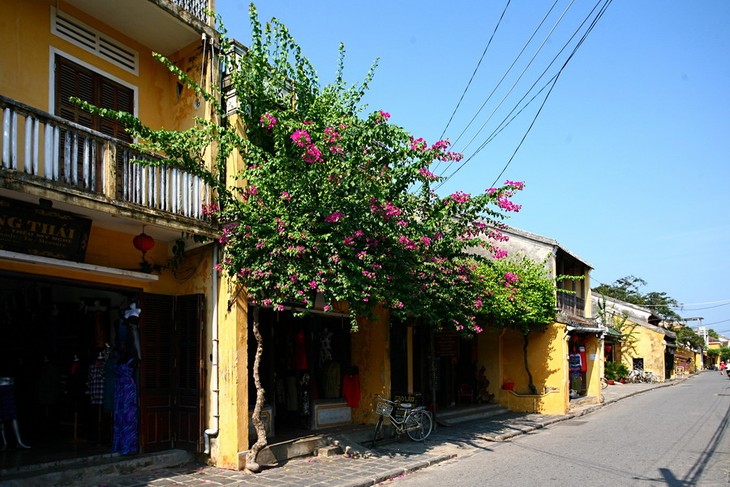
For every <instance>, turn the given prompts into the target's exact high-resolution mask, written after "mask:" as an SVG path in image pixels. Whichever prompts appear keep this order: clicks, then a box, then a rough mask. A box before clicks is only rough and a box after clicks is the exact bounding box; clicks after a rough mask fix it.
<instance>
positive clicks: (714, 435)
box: [390, 372, 730, 487]
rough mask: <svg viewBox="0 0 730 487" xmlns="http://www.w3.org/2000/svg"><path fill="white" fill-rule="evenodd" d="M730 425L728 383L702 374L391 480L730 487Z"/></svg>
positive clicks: (516, 486)
mask: <svg viewBox="0 0 730 487" xmlns="http://www.w3.org/2000/svg"><path fill="white" fill-rule="evenodd" d="M729 421H730V380H728V379H727V378H726V377H721V376H720V375H719V374H718V373H712V372H706V373H702V374H699V375H698V376H697V377H695V378H693V379H692V380H688V381H685V382H683V383H681V384H677V385H676V386H674V387H665V388H661V389H656V390H653V391H651V392H650V393H646V394H640V395H637V396H634V397H629V398H627V399H624V400H623V401H619V402H617V403H615V404H610V405H608V406H606V407H604V408H601V409H600V410H598V411H595V412H594V413H592V414H590V415H587V416H582V417H578V418H574V419H571V420H568V421H564V422H560V423H556V424H554V425H552V426H551V427H550V428H549V430H548V431H544V432H540V433H537V434H528V435H523V436H519V437H515V438H514V439H513V440H512V441H510V442H507V443H494V444H493V446H491V447H488V448H483V449H480V450H475V452H474V453H473V454H472V455H469V456H467V457H464V456H463V455H462V456H460V457H459V458H457V459H455V460H452V461H449V462H444V463H442V464H440V465H437V466H433V467H431V468H429V469H425V470H420V471H417V472H415V473H413V474H410V475H408V476H405V477H403V478H401V479H398V480H396V481H395V482H390V483H391V484H392V485H393V487H408V486H423V485H429V486H430V485H437V486H439V487H450V486H459V487H463V486H472V485H473V486H477V485H479V486H509V487H520V486H525V487H534V486H538V485H539V486H553V485H559V486H565V487H570V486H581V487H583V486H586V485H590V486H592V487H594V486H607V487H608V486H610V487H615V486H644V485H668V486H670V487H679V486H721V485H722V486H727V485H730V432H729V431H728V422H729Z"/></svg>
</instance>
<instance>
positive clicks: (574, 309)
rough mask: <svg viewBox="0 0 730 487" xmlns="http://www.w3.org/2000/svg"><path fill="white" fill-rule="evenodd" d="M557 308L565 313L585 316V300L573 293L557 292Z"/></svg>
mask: <svg viewBox="0 0 730 487" xmlns="http://www.w3.org/2000/svg"><path fill="white" fill-rule="evenodd" d="M558 308H559V309H560V311H562V312H563V313H565V314H568V315H572V316H577V317H580V318H583V317H584V316H585V308H586V301H585V299H583V298H579V297H578V296H576V295H575V294H568V293H562V292H559V293H558Z"/></svg>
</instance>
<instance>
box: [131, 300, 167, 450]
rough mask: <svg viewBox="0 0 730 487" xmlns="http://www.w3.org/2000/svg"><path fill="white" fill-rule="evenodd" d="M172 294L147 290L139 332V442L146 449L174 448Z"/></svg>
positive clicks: (141, 304) (142, 301) (142, 302)
mask: <svg viewBox="0 0 730 487" xmlns="http://www.w3.org/2000/svg"><path fill="white" fill-rule="evenodd" d="M173 306H174V298H173V297H172V296H161V295H155V294H144V295H143V296H142V299H141V301H140V308H141V309H142V313H141V315H140V317H141V324H140V336H141V341H142V360H141V361H140V387H139V389H140V394H139V399H140V430H139V433H140V434H139V437H140V444H141V446H142V451H143V452H150V451H159V450H167V449H170V448H172V445H173V434H172V407H173V402H174V397H173V396H174V390H173V374H172V366H173V343H172V338H173V336H174V335H173V326H172V324H173V309H174V308H173Z"/></svg>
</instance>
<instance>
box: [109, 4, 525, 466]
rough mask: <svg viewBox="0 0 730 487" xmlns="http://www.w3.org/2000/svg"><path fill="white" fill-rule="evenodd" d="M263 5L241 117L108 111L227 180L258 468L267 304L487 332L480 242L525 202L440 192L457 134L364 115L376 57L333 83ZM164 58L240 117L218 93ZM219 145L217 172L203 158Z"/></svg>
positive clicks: (508, 193) (244, 53) (226, 209)
mask: <svg viewBox="0 0 730 487" xmlns="http://www.w3.org/2000/svg"><path fill="white" fill-rule="evenodd" d="M250 13H251V24H252V43H251V45H250V46H248V47H247V48H245V49H243V48H240V49H234V48H233V47H234V46H233V44H232V43H231V42H228V41H227V40H226V39H225V38H224V39H223V41H222V43H221V46H222V49H221V56H222V58H223V59H222V61H223V63H224V64H225V66H226V71H227V73H226V74H227V79H228V80H229V81H230V89H231V90H233V91H234V93H235V99H236V100H237V103H238V104H237V106H236V107H233V109H234V110H235V113H236V115H237V116H238V122H239V123H223V124H214V123H209V122H205V121H202V120H198V121H197V123H196V126H195V127H193V128H192V129H190V130H188V131H185V132H174V131H173V132H170V131H165V130H150V129H148V128H147V127H145V126H144V125H142V124H141V123H139V121H137V120H134V119H132V118H131V117H128V116H127V115H123V114H112V113H109V112H105V115H106V116H117V117H121V118H124V117H126V118H125V122H126V124H127V127H129V130H131V131H132V132H134V133H135V135H137V136H139V137H141V138H142V139H144V147H145V148H147V149H150V150H154V151H155V152H158V153H162V154H165V155H166V156H167V159H166V160H165V161H164V162H165V163H166V164H173V165H178V166H179V167H182V168H184V169H186V170H188V171H193V172H195V173H196V174H199V175H201V176H202V177H204V178H205V180H206V181H207V182H208V183H209V184H212V185H214V186H215V187H216V190H217V194H218V196H219V198H218V202H217V204H215V205H212V206H211V207H208V208H206V211H207V212H208V213H209V214H210V215H211V217H212V218H214V219H215V220H216V221H218V222H220V224H221V229H222V231H221V236H220V239H219V240H220V243H221V244H222V245H223V249H224V254H223V255H224V257H223V259H222V261H221V263H220V264H219V269H218V270H219V271H220V272H222V273H225V274H226V275H228V276H230V277H231V278H232V279H234V280H235V281H236V282H238V283H239V284H240V286H241V288H242V289H245V292H246V293H247V296H248V299H249V303H250V304H251V305H252V307H253V317H254V318H253V331H254V335H255V337H256V340H257V353H256V358H255V362H254V367H253V375H254V383H255V386H256V388H257V400H256V405H255V408H254V412H253V422H254V425H255V427H256V430H257V434H258V440H257V442H256V443H255V444H254V445H253V447H252V448H251V450H250V451H249V457H248V460H247V466H248V468H250V469H252V470H256V469H257V468H258V466H257V464H256V463H255V457H256V454H257V452H258V451H259V450H260V449H261V448H262V447H263V446H265V445H266V435H265V432H264V430H263V425H262V423H261V420H260V412H261V408H262V407H263V403H264V391H263V388H262V387H261V382H260V379H259V374H258V366H259V363H260V358H261V353H262V350H263V342H262V337H261V334H260V333H259V322H258V309H259V308H260V307H270V308H273V309H274V310H282V309H284V307H285V306H292V307H296V308H299V309H305V310H306V309H311V308H312V307H313V306H314V303H315V300H316V299H317V298H319V301H321V302H324V303H325V304H324V308H323V311H325V312H327V311H329V310H331V309H332V306H333V305H335V304H336V303H346V305H347V309H348V310H349V313H350V316H351V318H352V319H351V323H352V328H353V330H356V329H357V326H358V325H357V323H358V321H357V317H359V316H369V315H370V314H371V313H372V311H373V308H374V306H376V305H381V306H384V307H386V308H388V309H390V311H391V312H392V313H394V314H397V315H401V316H411V317H417V318H418V319H420V320H421V321H422V322H424V323H428V324H431V325H433V326H436V327H452V328H456V329H458V330H460V331H462V332H464V333H474V332H478V331H479V327H478V326H477V325H476V319H475V317H476V314H477V312H478V311H479V309H480V307H481V306H482V303H481V300H480V296H481V295H482V293H481V292H480V291H479V289H478V288H477V287H476V286H475V283H474V282H473V280H474V279H475V278H477V277H478V276H477V274H475V270H476V263H477V261H478V260H479V259H481V257H478V256H473V255H472V256H470V254H469V249H473V248H474V247H476V246H481V247H487V249H488V250H489V252H491V253H492V254H493V256H495V257H501V256H502V255H503V252H502V251H501V250H500V249H499V248H498V246H497V245H496V242H495V241H494V240H492V239H484V238H479V237H480V236H483V235H484V232H485V231H486V230H485V229H486V228H487V226H488V225H489V226H490V227H495V226H499V225H500V220H502V219H503V218H504V217H505V215H506V213H508V212H510V211H517V210H519V206H518V205H515V204H514V203H513V202H512V201H511V199H510V198H511V197H512V196H513V195H514V193H515V192H516V191H519V190H521V189H522V188H523V185H522V183H519V182H509V181H508V182H507V183H505V185H504V186H503V187H500V188H489V189H488V190H486V191H485V192H483V193H481V194H478V195H469V194H467V193H463V192H455V193H453V194H451V195H448V196H443V197H442V196H439V195H437V194H436V193H435V192H434V191H433V190H432V187H433V185H434V183H436V182H438V181H439V180H440V178H439V177H437V176H436V175H434V174H433V173H432V172H431V171H430V169H429V167H430V166H431V164H432V163H433V162H435V161H443V162H449V161H456V160H459V159H460V158H461V155H459V154H457V153H454V152H451V151H450V150H449V143H448V142H447V141H444V140H440V141H436V142H433V143H429V142H427V141H426V140H424V139H422V138H416V137H413V136H411V135H410V134H409V133H408V132H407V131H406V130H404V129H403V128H401V127H399V126H396V125H394V124H392V123H390V121H389V118H390V115H389V114H388V113H387V112H385V111H382V110H375V111H373V112H371V113H369V114H367V113H365V112H364V108H363V106H362V104H361V101H362V98H363V96H364V94H365V92H366V90H367V88H368V84H369V83H370V81H371V80H372V75H373V70H374V68H375V65H374V66H373V68H372V69H371V70H370V71H369V73H368V74H367V76H366V77H365V80H364V82H363V83H361V84H355V85H350V84H347V83H345V81H344V80H343V64H344V49H343V48H342V47H340V63H339V70H338V73H337V76H336V79H335V81H334V82H333V83H331V84H328V85H326V86H321V85H320V83H319V81H318V79H317V76H316V72H315V70H314V68H313V67H312V66H311V64H310V63H309V61H308V60H307V59H306V58H305V57H304V56H303V55H302V53H301V50H300V48H299V47H298V46H297V44H296V43H295V42H294V40H293V38H292V36H291V35H290V34H289V32H288V30H287V29H286V27H285V26H284V25H282V24H281V23H279V22H278V21H276V20H275V19H273V20H271V21H270V22H268V23H267V24H265V25H264V26H262V25H261V23H260V22H259V20H258V16H257V13H256V10H255V8H254V6H253V5H252V6H251V9H250ZM160 59H161V60H162V61H163V62H165V63H166V64H167V65H168V67H169V68H170V69H171V70H172V71H173V72H174V73H176V74H177V75H178V76H179V77H180V78H181V80H183V81H184V82H185V84H186V85H187V86H189V87H191V88H192V89H194V90H196V91H197V92H198V93H199V94H200V96H204V97H205V98H206V99H208V100H209V101H211V104H212V105H213V106H214V107H215V109H216V110H217V112H218V114H217V115H218V117H219V118H220V119H224V118H226V116H227V112H226V111H225V110H224V108H223V107H222V106H221V105H220V104H219V103H218V101H217V97H216V96H214V95H212V94H210V93H206V92H204V91H203V90H202V89H201V88H200V87H199V86H198V85H196V84H195V83H194V82H193V81H192V80H191V79H190V78H189V77H187V76H186V75H185V73H183V72H182V71H180V70H179V69H178V68H176V67H175V66H174V65H172V63H170V62H169V61H167V60H165V59H164V58H161V57H160ZM231 108H232V107H228V111H230V110H231ZM97 111H98V110H97ZM209 149H212V151H211V152H212V153H213V154H214V157H215V165H214V167H213V168H212V169H211V168H210V167H208V166H206V164H205V162H204V159H203V157H202V154H203V153H204V152H205V151H206V150H209ZM232 154H233V155H238V156H240V157H241V158H242V160H243V161H245V169H244V170H243V171H241V172H240V174H229V173H227V168H228V167H229V166H228V164H229V159H230V156H231V155H232ZM489 252H487V253H489Z"/></svg>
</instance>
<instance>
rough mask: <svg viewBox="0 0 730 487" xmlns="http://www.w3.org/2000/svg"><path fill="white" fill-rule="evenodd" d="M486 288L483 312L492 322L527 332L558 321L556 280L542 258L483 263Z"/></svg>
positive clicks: (479, 271)
mask: <svg viewBox="0 0 730 487" xmlns="http://www.w3.org/2000/svg"><path fill="white" fill-rule="evenodd" d="M477 272H478V274H479V275H480V276H481V278H482V284H481V286H482V287H483V289H484V297H483V306H482V307H481V312H480V316H482V317H483V318H484V319H485V320H486V322H488V323H489V324H491V325H496V326H497V327H500V328H511V329H514V330H517V331H519V332H521V333H523V334H527V333H529V332H531V331H537V330H544V329H545V327H546V326H548V325H549V324H550V323H552V322H554V321H555V292H556V281H555V279H554V278H552V277H551V276H550V273H549V271H548V270H547V268H546V267H545V264H544V263H542V262H535V261H533V260H530V259H528V258H526V257H523V258H520V259H514V258H506V259H499V260H492V261H489V262H485V263H481V264H480V265H479V266H478V270H477Z"/></svg>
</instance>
